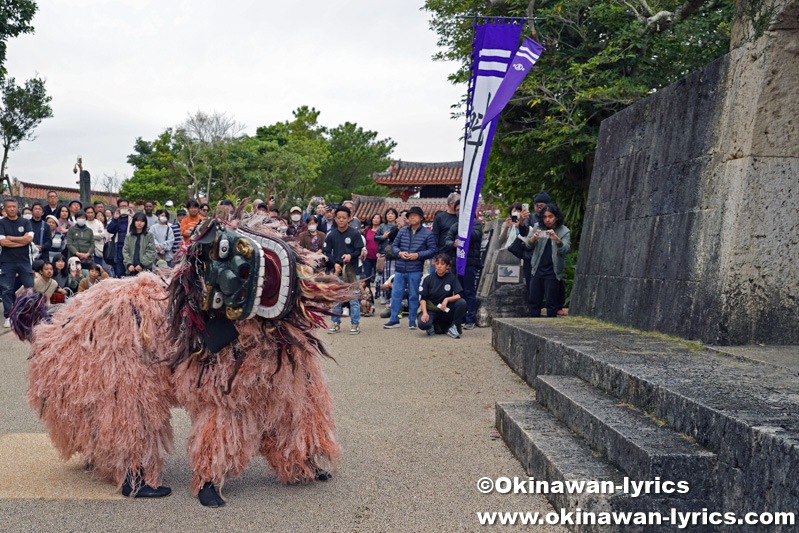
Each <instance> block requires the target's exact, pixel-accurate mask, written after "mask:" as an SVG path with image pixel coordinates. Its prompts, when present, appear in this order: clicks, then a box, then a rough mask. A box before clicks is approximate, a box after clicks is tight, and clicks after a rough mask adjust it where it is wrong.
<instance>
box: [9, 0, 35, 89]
mask: <svg viewBox="0 0 799 533" xmlns="http://www.w3.org/2000/svg"><path fill="white" fill-rule="evenodd" d="M37 10H38V7H37V6H36V2H34V1H33V0H3V1H2V2H0V80H2V79H3V78H4V77H5V75H6V69H5V67H3V65H4V64H5V62H6V50H7V45H6V41H8V39H9V38H12V37H17V36H19V35H22V34H23V33H33V26H31V24H30V22H31V20H32V19H33V15H35V14H36V11H37Z"/></svg>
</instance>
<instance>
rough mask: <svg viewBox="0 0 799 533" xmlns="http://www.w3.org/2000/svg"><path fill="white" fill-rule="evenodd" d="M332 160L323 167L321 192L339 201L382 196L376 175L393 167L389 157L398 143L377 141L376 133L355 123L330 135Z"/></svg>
mask: <svg viewBox="0 0 799 533" xmlns="http://www.w3.org/2000/svg"><path fill="white" fill-rule="evenodd" d="M328 142H329V143H330V157H329V158H328V159H327V161H325V163H324V164H323V165H322V174H321V175H322V177H321V179H320V180H319V186H318V189H319V190H320V192H322V191H324V193H325V195H326V196H333V197H335V198H336V199H337V200H343V199H344V198H345V197H346V198H349V197H350V194H351V193H355V194H381V192H384V191H385V189H384V188H383V187H380V186H379V185H376V184H375V182H374V180H373V179H372V173H373V172H377V171H380V170H384V169H385V168H386V167H388V165H389V164H390V163H391V161H390V160H389V156H390V155H391V152H392V151H393V150H394V148H395V147H396V146H397V143H395V142H394V141H392V140H391V139H390V138H388V139H381V140H377V132H376V131H366V130H364V129H363V128H361V127H359V126H358V125H357V124H354V123H352V122H345V123H344V124H342V125H340V126H338V127H336V128H333V129H332V130H330V131H329V132H328Z"/></svg>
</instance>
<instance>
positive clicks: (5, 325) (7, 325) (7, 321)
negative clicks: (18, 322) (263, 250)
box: [3, 318, 11, 328]
mask: <svg viewBox="0 0 799 533" xmlns="http://www.w3.org/2000/svg"><path fill="white" fill-rule="evenodd" d="M3 327H4V328H10V327H11V320H9V319H8V318H6V321H5V322H4V323H3Z"/></svg>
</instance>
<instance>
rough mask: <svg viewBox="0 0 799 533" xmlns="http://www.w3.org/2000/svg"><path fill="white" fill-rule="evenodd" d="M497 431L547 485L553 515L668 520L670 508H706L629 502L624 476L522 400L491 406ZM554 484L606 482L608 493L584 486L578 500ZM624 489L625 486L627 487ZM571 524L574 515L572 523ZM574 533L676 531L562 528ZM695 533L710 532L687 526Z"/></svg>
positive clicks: (668, 528)
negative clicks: (616, 515) (646, 515)
mask: <svg viewBox="0 0 799 533" xmlns="http://www.w3.org/2000/svg"><path fill="white" fill-rule="evenodd" d="M496 427H497V429H498V430H499V432H500V434H501V435H502V438H503V439H504V440H505V443H506V444H507V445H508V447H509V448H510V450H511V452H512V453H513V454H514V455H515V456H516V458H517V459H518V460H519V462H521V464H522V466H523V467H524V469H525V471H526V472H527V474H528V475H529V476H531V477H533V478H534V481H546V482H547V483H549V487H550V489H551V490H550V492H548V493H547V492H541V494H543V495H544V496H546V498H547V499H548V500H549V502H550V503H551V504H552V506H553V507H555V509H558V510H560V509H564V510H566V511H567V512H572V513H578V512H579V513H593V514H594V516H598V514H599V513H603V512H610V513H650V512H657V513H661V515H662V516H664V517H666V516H669V513H670V510H671V508H674V509H677V510H678V511H679V512H683V513H686V512H701V511H702V509H703V508H706V507H707V506H706V504H705V502H704V501H701V500H686V499H674V498H671V497H670V496H663V497H655V498H653V497H650V496H647V495H641V496H638V497H633V496H632V495H631V494H629V493H625V492H624V490H625V481H624V478H625V475H624V474H623V473H622V472H621V471H620V470H619V469H618V468H616V467H615V466H613V465H611V464H610V463H609V462H608V461H607V460H605V458H603V457H602V456H601V455H599V454H597V453H595V452H594V451H592V450H591V448H590V447H589V446H588V444H587V443H586V442H585V441H584V440H583V439H581V438H580V437H579V436H577V435H575V434H574V433H573V432H572V431H571V430H570V429H569V428H568V427H566V426H565V425H564V424H562V423H561V422H560V421H558V420H557V419H556V418H555V417H554V416H553V415H552V414H551V413H550V412H549V411H547V410H546V408H544V407H543V406H542V405H541V404H539V403H538V402H535V401H532V400H527V401H519V402H506V403H497V404H496ZM554 482H560V483H562V484H566V483H579V482H599V483H601V482H611V483H612V484H613V493H609V491H607V490H605V491H604V492H605V493H604V494H602V493H597V492H598V491H597V490H593V492H594V493H589V492H590V491H589V490H587V487H588V486H589V485H588V484H587V483H586V485H584V486H585V487H586V490H584V491H583V493H582V494H568V493H565V494H564V493H563V491H558V490H557V489H556V488H555V486H554V485H553V483H554ZM527 486H528V487H529V484H528V485H527ZM628 486H629V485H628ZM594 487H596V485H594ZM573 518H574V519H575V520H576V514H575V516H574V517H573ZM567 527H568V529H569V530H570V531H574V532H577V533H589V532H590V533H595V532H602V533H659V532H673V531H676V530H677V528H676V527H675V526H674V525H673V524H670V523H668V522H667V521H664V523H662V524H661V525H659V526H658V525H647V526H640V525H632V524H631V525H619V524H614V525H599V524H579V525H578V524H573V525H567ZM691 531H696V532H699V533H704V532H706V531H707V532H710V531H714V530H713V528H712V527H706V526H701V525H697V526H692V529H691Z"/></svg>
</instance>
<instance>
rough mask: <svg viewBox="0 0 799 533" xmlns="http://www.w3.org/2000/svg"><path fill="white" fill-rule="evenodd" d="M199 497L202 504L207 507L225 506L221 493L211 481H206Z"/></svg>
mask: <svg viewBox="0 0 799 533" xmlns="http://www.w3.org/2000/svg"><path fill="white" fill-rule="evenodd" d="M197 497H198V498H199V499H200V503H201V504H203V505H204V506H205V507H224V506H225V500H223V499H222V496H220V495H219V492H217V490H216V486H215V485H214V484H213V483H211V482H210V481H206V483H205V485H203V488H201V489H200V492H199V493H198V494H197Z"/></svg>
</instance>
